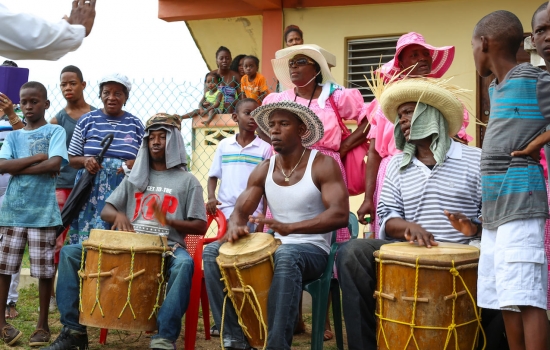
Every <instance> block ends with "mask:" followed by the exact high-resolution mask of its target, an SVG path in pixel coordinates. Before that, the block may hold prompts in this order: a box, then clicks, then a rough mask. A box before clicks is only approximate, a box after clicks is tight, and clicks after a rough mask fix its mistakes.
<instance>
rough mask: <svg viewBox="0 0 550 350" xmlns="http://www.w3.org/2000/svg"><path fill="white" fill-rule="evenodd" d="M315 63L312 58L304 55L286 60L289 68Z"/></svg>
mask: <svg viewBox="0 0 550 350" xmlns="http://www.w3.org/2000/svg"><path fill="white" fill-rule="evenodd" d="M315 63H316V62H315V61H314V60H311V59H309V58H306V57H302V58H297V59H290V60H288V67H289V68H292V67H293V66H296V67H303V66H307V65H308V64H311V65H315Z"/></svg>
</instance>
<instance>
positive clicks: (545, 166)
mask: <svg viewBox="0 0 550 350" xmlns="http://www.w3.org/2000/svg"><path fill="white" fill-rule="evenodd" d="M540 165H542V170H544V178H545V179H546V180H548V163H546V153H545V152H544V147H543V148H541V149H540ZM549 290H550V289H549Z"/></svg>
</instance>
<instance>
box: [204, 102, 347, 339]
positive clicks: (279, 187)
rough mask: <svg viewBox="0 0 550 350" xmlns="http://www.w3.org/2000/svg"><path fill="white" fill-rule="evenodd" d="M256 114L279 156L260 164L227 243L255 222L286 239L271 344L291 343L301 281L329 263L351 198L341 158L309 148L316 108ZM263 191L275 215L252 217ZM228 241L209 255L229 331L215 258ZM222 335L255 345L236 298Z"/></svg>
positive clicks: (265, 109) (218, 308)
mask: <svg viewBox="0 0 550 350" xmlns="http://www.w3.org/2000/svg"><path fill="white" fill-rule="evenodd" d="M252 114H253V115H254V118H255V120H256V122H257V123H258V126H259V127H260V129H262V131H264V132H265V133H266V134H268V135H269V136H270V138H271V142H272V145H273V148H274V149H275V151H276V152H277V154H276V155H274V156H273V157H271V159H268V160H265V161H264V162H262V163H260V164H259V165H258V166H257V167H256V168H255V169H254V170H253V172H252V174H251V175H250V178H249V181H248V186H247V188H246V190H245V191H244V192H243V193H242V194H241V195H240V196H239V198H238V199H237V203H236V205H235V209H234V211H233V214H232V215H231V217H230V219H229V224H228V229H227V234H226V237H225V239H224V240H223V241H230V242H232V241H236V240H238V239H239V238H240V237H243V236H246V235H248V234H250V232H248V227H247V222H249V220H250V221H253V222H256V223H258V224H260V223H263V224H265V225H267V226H268V227H269V228H270V229H272V230H273V231H274V232H275V237H276V238H278V239H280V240H281V241H282V243H283V244H282V245H281V246H280V247H279V248H278V249H277V251H276V252H275V254H274V255H273V260H274V276H273V281H272V284H271V288H270V290H269V296H268V320H267V321H268V322H267V326H268V337H267V349H290V347H291V344H292V335H293V331H294V326H295V325H294V323H295V322H296V319H297V315H298V303H299V301H300V296H301V293H302V282H303V281H308V280H313V279H316V278H318V277H319V276H320V275H321V274H322V272H323V270H324V269H325V267H326V264H327V258H328V252H329V247H330V241H329V240H330V233H331V231H334V230H337V229H339V228H342V227H346V226H347V224H348V212H349V196H348V191H347V189H346V186H345V184H344V180H343V178H342V173H341V171H340V169H339V167H338V165H337V164H336V162H335V161H334V159H332V158H331V157H328V156H325V155H323V154H320V153H317V151H315V150H310V149H308V148H307V147H309V146H311V145H313V144H314V143H315V142H317V141H319V140H320V139H321V138H322V137H323V125H322V123H321V121H320V120H319V118H318V117H317V116H316V115H315V113H313V112H312V111H311V110H310V109H309V108H307V107H305V106H302V105H299V104H297V103H295V102H279V103H274V104H269V105H264V106H261V107H259V108H257V109H256V110H255V111H254V112H252ZM264 194H265V195H266V197H267V201H268V203H269V207H270V209H271V212H272V214H273V219H265V218H263V217H252V216H251V215H252V214H253V213H254V211H255V209H256V208H257V206H258V204H259V202H260V200H261V199H262V196H263V195H264ZM222 243H223V242H214V243H211V244H209V245H208V246H207V247H206V248H205V249H204V253H203V261H204V273H205V280H206V288H207V291H208V297H209V300H210V306H211V308H212V314H213V315H214V321H215V323H216V325H217V327H218V329H222V328H221V318H222V312H223V310H222V309H223V299H224V297H225V293H224V291H223V289H224V284H223V282H221V281H220V278H221V275H220V270H219V267H218V264H217V263H216V257H217V256H218V250H219V248H220V245H221V244H222ZM220 336H221V337H223V344H224V346H225V348H226V349H249V348H250V346H249V344H248V342H247V340H246V338H245V336H244V334H243V332H242V330H241V327H240V326H239V324H238V321H237V315H236V314H235V310H234V309H233V306H232V304H231V303H226V307H225V316H224V326H223V334H221V335H220Z"/></svg>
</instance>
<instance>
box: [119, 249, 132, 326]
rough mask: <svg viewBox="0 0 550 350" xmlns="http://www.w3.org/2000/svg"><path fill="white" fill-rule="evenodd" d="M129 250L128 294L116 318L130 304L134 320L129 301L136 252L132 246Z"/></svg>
mask: <svg viewBox="0 0 550 350" xmlns="http://www.w3.org/2000/svg"><path fill="white" fill-rule="evenodd" d="M130 252H131V254H132V260H131V261H130V280H129V281H128V295H127V296H126V304H124V307H123V308H122V311H120V314H119V315H118V318H120V317H122V314H123V313H124V310H126V306H130V310H131V311H132V315H133V316H134V320H135V319H136V314H135V312H134V308H133V307H132V303H131V302H130V297H131V292H132V281H133V280H134V257H135V254H136V252H135V251H134V247H131V248H130Z"/></svg>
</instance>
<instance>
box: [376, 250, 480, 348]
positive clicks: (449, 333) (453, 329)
mask: <svg viewBox="0 0 550 350" xmlns="http://www.w3.org/2000/svg"><path fill="white" fill-rule="evenodd" d="M419 258H420V257H417V259H416V266H415V281H414V300H413V309H412V317H411V322H404V321H398V320H392V319H390V318H386V317H383V316H382V315H383V314H384V313H383V308H382V306H383V303H382V299H383V298H382V297H381V295H382V286H383V278H384V274H383V266H384V261H383V260H382V252H380V255H379V277H378V279H379V281H380V286H379V291H378V293H379V294H378V295H379V297H378V302H379V309H380V312H379V313H376V316H377V317H378V320H379V327H378V328H379V329H378V334H377V339H376V340H377V343H379V340H380V334H382V336H383V338H384V342H385V344H386V348H387V349H388V350H389V349H390V346H389V343H388V339H387V336H386V332H385V330H384V327H383V321H386V322H391V323H397V324H402V325H407V326H409V327H410V329H411V334H410V335H409V338H408V339H407V343H406V344H405V347H404V349H407V348H408V346H409V343H410V342H411V339H412V340H413V341H414V344H415V346H416V349H417V350H420V346H419V345H418V342H417V340H416V337H415V336H414V330H415V329H430V330H446V331H447V337H446V340H445V346H444V348H443V350H446V349H447V347H448V345H449V343H450V340H451V337H452V336H453V335H454V338H455V349H456V350H460V348H459V345H458V333H457V330H456V329H457V328H458V327H462V326H466V325H469V324H472V323H477V328H476V334H475V336H474V341H473V342H472V350H473V349H475V347H476V343H477V340H478V337H479V331H480V330H481V334H482V336H483V348H482V350H484V349H485V346H486V343H487V339H486V337H485V331H484V330H483V327H481V317H480V316H479V313H478V308H477V307H476V302H475V299H474V297H473V295H472V293H471V292H470V290H469V289H468V286H467V285H466V282H464V279H463V278H462V276H461V275H460V272H459V271H458V269H457V268H456V267H455V262H454V260H452V267H451V269H450V270H448V271H449V272H450V273H451V275H452V276H453V295H455V297H454V298H453V307H452V319H451V324H450V325H449V326H447V327H437V326H417V325H416V324H415V316H416V304H417V299H418V273H419V270H420V268H421V265H420V264H419ZM457 277H458V278H460V281H461V282H462V286H463V287H464V290H465V291H466V292H467V293H468V296H469V297H470V300H471V301H472V304H473V305H474V313H475V319H473V320H470V321H466V322H464V323H461V324H455V308H456V298H457V296H458V295H457V292H456V278H457Z"/></svg>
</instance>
